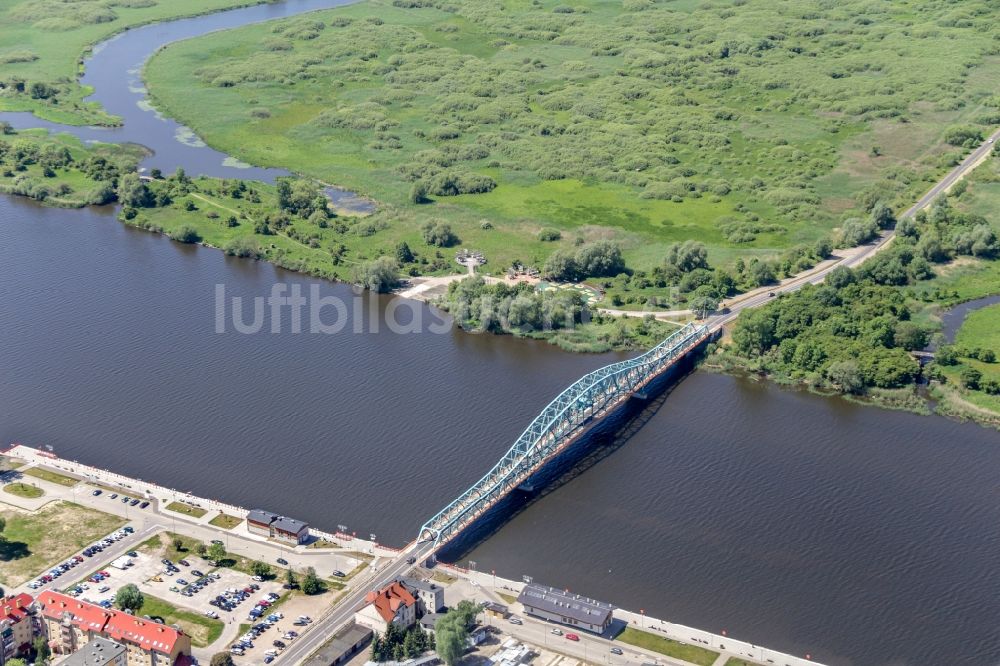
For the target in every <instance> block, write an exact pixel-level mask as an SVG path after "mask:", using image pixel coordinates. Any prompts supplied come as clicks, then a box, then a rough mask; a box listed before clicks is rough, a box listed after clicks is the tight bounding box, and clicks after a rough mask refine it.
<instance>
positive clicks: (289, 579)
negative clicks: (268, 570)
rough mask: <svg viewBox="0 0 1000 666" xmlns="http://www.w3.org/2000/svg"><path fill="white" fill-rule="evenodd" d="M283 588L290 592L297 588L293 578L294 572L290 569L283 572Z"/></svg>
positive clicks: (296, 581)
mask: <svg viewBox="0 0 1000 666" xmlns="http://www.w3.org/2000/svg"><path fill="white" fill-rule="evenodd" d="M285 586H286V587H288V589H290V590H294V589H295V588H297V587H298V586H299V581H298V579H297V578H295V572H294V571H292V568H291V567H288V570H287V571H286V572H285Z"/></svg>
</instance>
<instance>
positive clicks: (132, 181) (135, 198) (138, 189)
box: [118, 173, 153, 208]
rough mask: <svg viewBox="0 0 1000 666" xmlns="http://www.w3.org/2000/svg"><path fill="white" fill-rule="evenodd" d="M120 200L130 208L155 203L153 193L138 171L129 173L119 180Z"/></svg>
mask: <svg viewBox="0 0 1000 666" xmlns="http://www.w3.org/2000/svg"><path fill="white" fill-rule="evenodd" d="M118 200H119V201H121V202H122V205H123V206H126V207H130V208H146V207H148V206H152V205H153V193H152V192H150V191H149V188H148V187H146V183H144V182H143V181H142V179H141V178H139V174H137V173H127V174H125V175H124V176H122V177H121V178H120V179H119V180H118Z"/></svg>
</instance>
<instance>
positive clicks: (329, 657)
mask: <svg viewBox="0 0 1000 666" xmlns="http://www.w3.org/2000/svg"><path fill="white" fill-rule="evenodd" d="M371 636H372V630H371V629H369V628H368V627H362V626H361V625H359V624H352V625H350V626H349V627H348V628H347V629H344V630H343V631H340V632H338V633H337V634H335V635H334V637H333V638H331V639H330V640H328V641H327V642H326V643H324V644H323V647H321V648H320V649H319V650H318V651H317V652H316V654H314V655H313V656H312V657H310V658H309V660H308V661H307V662H306V663H305V666H329V665H330V664H332V663H334V662H336V661H338V660H339V659H340V658H341V657H343V656H344V655H345V654H347V653H348V652H350V651H351V650H353V649H354V646H356V645H358V644H362V643H365V642H367V641H368V639H370V638H371Z"/></svg>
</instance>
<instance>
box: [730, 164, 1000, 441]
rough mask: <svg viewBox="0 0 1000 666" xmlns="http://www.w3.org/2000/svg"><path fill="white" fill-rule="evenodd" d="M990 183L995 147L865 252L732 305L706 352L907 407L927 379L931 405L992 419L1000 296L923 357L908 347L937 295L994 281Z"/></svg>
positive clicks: (972, 291) (932, 322)
mask: <svg viewBox="0 0 1000 666" xmlns="http://www.w3.org/2000/svg"><path fill="white" fill-rule="evenodd" d="M998 195H1000V157H997V155H996V151H994V155H993V156H992V157H991V158H990V159H988V160H987V162H986V163H985V164H983V165H982V166H980V167H979V168H977V169H976V170H975V171H974V172H973V174H972V175H971V176H970V178H969V179H968V180H967V181H963V182H961V183H959V184H958V185H957V186H955V187H954V188H953V189H952V191H951V192H950V194H949V195H948V196H947V197H945V198H942V199H939V200H938V201H937V202H936V203H935V204H934V205H933V206H932V207H931V208H930V209H929V210H928V211H921V212H920V213H918V214H917V216H916V218H915V219H913V220H910V219H904V220H902V221H900V222H899V224H898V225H897V226H896V237H895V239H894V240H893V242H892V244H891V245H890V246H889V247H888V248H887V249H885V250H884V251H882V252H880V253H879V254H878V255H876V256H875V257H874V258H872V259H870V260H869V261H867V262H865V263H864V264H863V265H861V266H860V267H858V268H856V269H854V270H851V269H847V268H837V269H834V271H833V272H832V273H831V274H830V275H829V276H828V278H827V279H826V281H825V282H824V283H823V284H822V285H819V286H813V285H809V286H806V287H804V288H802V289H801V290H799V291H797V292H794V293H790V294H784V295H781V296H779V297H778V298H777V299H775V301H774V302H773V303H771V304H769V305H767V306H765V307H762V308H759V309H755V310H749V311H746V312H744V313H743V314H741V315H740V318H739V320H738V321H737V323H736V325H735V327H734V329H733V331H732V342H731V344H730V345H728V346H727V347H725V348H723V349H722V350H720V351H719V352H718V353H716V354H715V356H714V357H713V358H712V359H711V361H710V364H713V365H718V366H721V367H724V368H730V369H735V368H739V369H741V370H745V371H750V372H756V373H763V374H766V375H769V376H772V377H774V378H776V379H778V380H780V381H784V382H794V383H802V384H806V385H808V386H811V387H814V388H818V389H823V390H834V391H839V392H841V393H844V394H847V395H853V396H862V397H865V398H867V399H870V400H872V401H874V402H878V403H880V404H888V405H890V406H895V407H903V408H911V409H916V410H918V411H919V410H921V409H924V410H925V409H926V402H925V401H924V400H922V399H919V398H917V397H916V394H915V389H916V387H917V383H918V381H921V380H930V385H931V389H932V393H933V394H934V395H935V396H936V397H938V399H939V401H940V403H941V404H940V405H939V407H940V408H941V409H942V411H945V412H947V413H950V414H952V415H955V416H961V417H965V418H973V419H976V420H979V421H983V422H987V423H993V424H1000V363H997V359H998V353H1000V307H991V308H985V309H983V310H981V311H977V312H974V313H972V314H971V315H970V316H969V317H968V319H967V320H966V322H965V323H964V324H963V325H962V328H961V329H960V331H959V334H958V336H957V337H956V340H955V343H954V344H953V345H948V344H939V347H938V349H937V351H936V353H935V358H934V361H933V362H932V363H930V364H929V365H927V366H925V367H924V368H921V366H920V363H919V362H918V360H917V358H916V357H915V356H914V355H913V354H912V353H911V352H918V351H922V350H924V349H925V348H926V347H927V346H928V344H929V343H930V342H932V341H933V340H934V339H935V334H936V332H937V330H938V328H939V321H938V320H937V319H936V317H935V315H936V313H937V312H939V311H940V309H941V308H942V307H944V306H948V305H953V304H955V303H958V302H961V301H964V300H969V299H972V298H979V297H983V296H987V295H990V294H996V293H1000V271H998V265H1000V261H998V260H1000V238H998V236H1000V215H998V214H997V212H996V211H997V208H996V207H994V206H993V204H995V203H997V197H998ZM978 211H983V212H985V213H986V215H982V214H980V213H979V212H978ZM959 289H961V291H959ZM939 342H940V341H939Z"/></svg>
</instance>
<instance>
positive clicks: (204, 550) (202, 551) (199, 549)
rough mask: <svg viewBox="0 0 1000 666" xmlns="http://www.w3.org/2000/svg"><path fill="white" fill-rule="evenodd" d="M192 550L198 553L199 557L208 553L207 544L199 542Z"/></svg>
mask: <svg viewBox="0 0 1000 666" xmlns="http://www.w3.org/2000/svg"><path fill="white" fill-rule="evenodd" d="M194 552H196V553H198V555H200V556H201V557H205V555H206V554H207V553H208V546H206V545H205V544H203V543H199V544H198V545H197V546H195V548H194Z"/></svg>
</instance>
